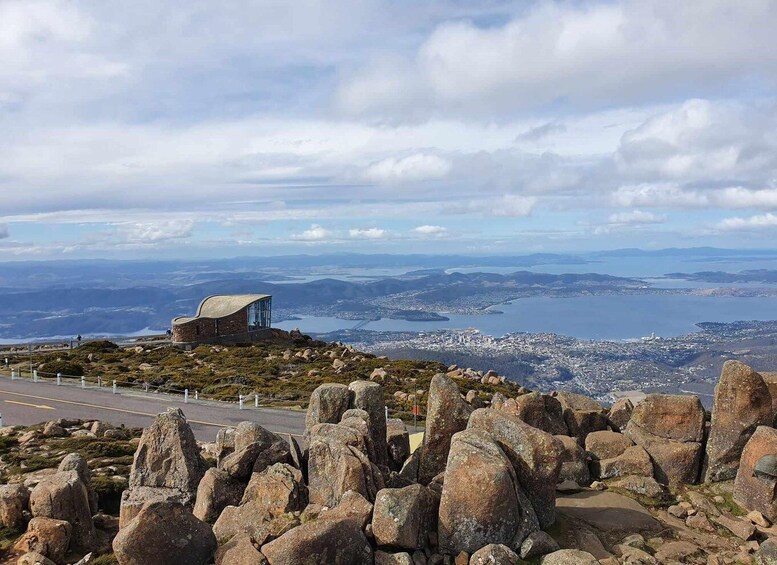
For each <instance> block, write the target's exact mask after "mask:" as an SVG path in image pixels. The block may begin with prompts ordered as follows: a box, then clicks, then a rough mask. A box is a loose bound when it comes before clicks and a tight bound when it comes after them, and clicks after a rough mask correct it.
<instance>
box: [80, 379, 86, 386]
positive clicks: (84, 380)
mask: <svg viewBox="0 0 777 565" xmlns="http://www.w3.org/2000/svg"><path fill="white" fill-rule="evenodd" d="M81 388H86V377H81Z"/></svg>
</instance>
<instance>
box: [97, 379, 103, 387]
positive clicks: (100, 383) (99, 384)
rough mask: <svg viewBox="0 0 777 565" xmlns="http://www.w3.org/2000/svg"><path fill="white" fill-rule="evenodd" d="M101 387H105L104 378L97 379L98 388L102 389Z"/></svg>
mask: <svg viewBox="0 0 777 565" xmlns="http://www.w3.org/2000/svg"><path fill="white" fill-rule="evenodd" d="M101 386H103V378H102V377H97V388H100V387H101Z"/></svg>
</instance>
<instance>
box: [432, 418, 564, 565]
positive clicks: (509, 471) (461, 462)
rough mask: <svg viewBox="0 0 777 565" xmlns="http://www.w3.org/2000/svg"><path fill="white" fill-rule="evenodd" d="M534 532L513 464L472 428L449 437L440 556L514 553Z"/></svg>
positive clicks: (531, 512) (531, 513) (533, 521)
mask: <svg viewBox="0 0 777 565" xmlns="http://www.w3.org/2000/svg"><path fill="white" fill-rule="evenodd" d="M481 410H483V411H488V412H494V413H501V412H498V411H495V410H489V409H481ZM476 412H479V411H476ZM513 418H514V420H515V421H517V422H520V424H521V425H522V426H526V427H529V426H528V425H527V424H524V423H523V422H521V421H520V420H518V419H517V418H515V417H513ZM532 429H533V428H532ZM537 432H538V433H544V432H540V431H539V430H537ZM554 484H555V482H554ZM538 529H539V522H538V521H537V517H536V515H535V513H534V508H532V505H531V502H529V499H528V498H527V497H526V495H525V494H524V492H523V489H522V487H521V485H520V483H519V482H518V478H517V477H516V473H515V469H514V468H513V464H512V463H511V462H510V459H508V457H507V456H506V455H505V453H504V452H503V451H502V449H501V448H500V447H499V445H498V444H497V442H496V441H495V440H494V439H493V438H492V437H491V435H490V434H489V433H488V432H486V431H484V430H482V429H478V428H472V429H467V430H465V431H462V432H459V433H457V434H455V435H454V436H453V439H452V441H451V446H450V454H449V456H448V465H447V467H446V470H445V482H444V483H443V488H442V497H441V499H440V509H439V523H438V537H439V547H440V550H441V552H443V553H447V554H450V555H457V554H458V553H459V552H461V551H466V552H467V553H473V552H475V551H477V550H478V549H480V548H481V547H483V546H485V545H488V544H491V543H495V544H504V545H507V546H508V547H511V548H518V547H520V544H521V542H523V540H524V539H525V538H526V536H527V535H529V534H530V533H531V532H533V531H535V530H538Z"/></svg>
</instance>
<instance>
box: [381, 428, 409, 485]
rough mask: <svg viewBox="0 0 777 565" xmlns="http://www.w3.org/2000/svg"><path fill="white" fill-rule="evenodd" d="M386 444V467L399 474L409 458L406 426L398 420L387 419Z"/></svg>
mask: <svg viewBox="0 0 777 565" xmlns="http://www.w3.org/2000/svg"><path fill="white" fill-rule="evenodd" d="M386 443H387V447H388V466H389V468H390V469H391V470H392V471H397V472H399V471H400V470H401V469H402V465H404V464H405V461H406V460H407V458H408V457H410V435H409V434H408V432H407V426H406V425H405V423H404V422H403V421H402V420H400V419H399V418H389V420H388V421H387V422H386Z"/></svg>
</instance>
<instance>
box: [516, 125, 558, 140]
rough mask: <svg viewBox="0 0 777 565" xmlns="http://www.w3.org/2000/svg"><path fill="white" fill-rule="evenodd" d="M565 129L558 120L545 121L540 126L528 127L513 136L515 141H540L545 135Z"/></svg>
mask: <svg viewBox="0 0 777 565" xmlns="http://www.w3.org/2000/svg"><path fill="white" fill-rule="evenodd" d="M565 131H567V126H565V125H564V124H561V123H558V122H547V123H544V124H542V125H541V126H536V127H533V128H530V129H528V130H526V131H524V132H522V133H520V134H518V135H517V136H516V137H515V140H516V141H529V142H533V141H540V140H542V139H545V138H547V137H550V136H553V135H556V134H559V133H564V132H565Z"/></svg>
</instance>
